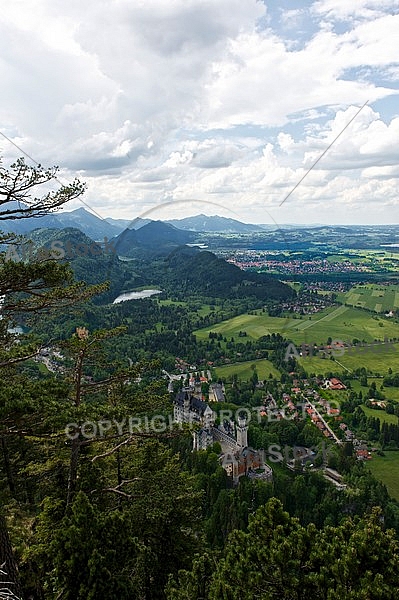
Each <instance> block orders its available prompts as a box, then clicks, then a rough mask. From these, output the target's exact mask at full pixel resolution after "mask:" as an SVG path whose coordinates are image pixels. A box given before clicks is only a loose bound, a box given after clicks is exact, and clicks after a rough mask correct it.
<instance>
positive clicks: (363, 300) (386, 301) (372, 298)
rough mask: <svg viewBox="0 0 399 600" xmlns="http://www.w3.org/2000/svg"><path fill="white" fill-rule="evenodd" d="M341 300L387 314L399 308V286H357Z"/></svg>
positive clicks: (341, 296) (343, 295)
mask: <svg viewBox="0 0 399 600" xmlns="http://www.w3.org/2000/svg"><path fill="white" fill-rule="evenodd" d="M340 299H341V300H342V302H344V303H346V304H350V305H351V306H355V307H356V306H357V307H360V308H368V309H369V310H373V311H375V312H377V313H386V312H389V311H390V310H396V309H398V308H399V286H397V285H377V284H366V285H356V286H354V287H353V288H351V289H350V290H349V292H347V293H346V294H341V295H340Z"/></svg>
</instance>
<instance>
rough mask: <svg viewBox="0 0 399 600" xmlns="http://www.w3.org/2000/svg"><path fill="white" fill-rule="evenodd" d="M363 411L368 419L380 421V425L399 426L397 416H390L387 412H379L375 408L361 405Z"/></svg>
mask: <svg viewBox="0 0 399 600" xmlns="http://www.w3.org/2000/svg"><path fill="white" fill-rule="evenodd" d="M361 407H362V410H363V412H364V414H365V415H366V417H375V418H377V419H379V420H380V424H381V425H382V424H383V423H388V425H398V424H399V419H398V417H397V416H396V415H388V413H386V412H385V410H377V409H375V408H368V406H364V404H361Z"/></svg>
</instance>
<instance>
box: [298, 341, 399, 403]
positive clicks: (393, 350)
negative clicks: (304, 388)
mask: <svg viewBox="0 0 399 600" xmlns="http://www.w3.org/2000/svg"><path fill="white" fill-rule="evenodd" d="M299 362H300V364H301V365H302V367H303V368H304V369H305V371H306V372H307V373H316V374H319V373H320V374H323V375H325V374H326V373H329V372H331V371H333V372H342V373H350V372H352V371H354V370H356V369H360V368H361V367H365V368H366V369H367V370H368V371H371V372H372V373H380V374H381V375H386V374H387V373H388V369H389V368H391V369H392V371H393V372H396V371H397V370H398V367H399V344H392V345H390V346H386V347H384V346H376V347H375V348H374V349H373V348H367V351H364V350H362V349H361V348H360V349H355V348H354V349H352V348H351V349H349V350H347V351H345V352H344V354H343V355H342V356H337V357H336V360H335V361H333V360H331V359H329V358H324V359H323V358H320V357H319V356H310V357H309V356H307V357H303V358H300V359H299ZM371 381H372V380H371V379H370V382H371ZM380 383H382V379H381V380H380ZM377 387H379V385H378V383H377ZM362 389H363V390H364V391H367V390H368V388H362ZM386 389H387V394H386V395H387V397H390V396H389V394H390V392H389V388H386Z"/></svg>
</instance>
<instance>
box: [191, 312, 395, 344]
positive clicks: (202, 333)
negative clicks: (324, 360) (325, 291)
mask: <svg viewBox="0 0 399 600" xmlns="http://www.w3.org/2000/svg"><path fill="white" fill-rule="evenodd" d="M211 331H213V332H215V333H221V334H222V335H223V337H227V338H228V339H230V338H231V337H234V338H236V339H237V338H238V335H239V332H240V331H245V332H246V334H247V336H248V337H249V338H252V339H258V338H260V337H261V336H263V335H268V334H272V333H280V334H281V335H283V336H284V337H286V338H288V339H290V340H292V341H293V342H294V343H295V344H299V345H300V344H309V343H316V344H325V343H326V342H327V339H328V338H329V337H331V338H332V339H334V340H342V341H347V342H352V340H353V339H355V338H357V339H359V340H361V341H363V340H364V341H366V342H372V341H374V340H381V341H383V340H384V339H385V338H388V339H390V338H398V339H399V323H396V322H394V321H393V320H389V319H386V318H383V317H379V316H377V315H373V314H370V313H367V312H365V311H363V310H359V309H357V308H351V307H348V306H338V307H336V306H333V307H330V308H328V309H325V310H323V311H320V312H319V313H317V314H314V315H311V316H305V317H303V318H302V319H300V318H296V319H294V318H293V317H270V316H269V315H268V314H266V313H262V312H258V313H257V314H255V315H254V314H243V315H238V316H237V317H233V318H232V319H228V320H227V321H222V322H220V323H217V324H215V325H212V326H211V327H206V328H204V329H198V330H197V331H195V332H194V334H195V335H196V336H197V337H198V338H199V339H206V338H207V337H208V336H209V333H210V332H211Z"/></svg>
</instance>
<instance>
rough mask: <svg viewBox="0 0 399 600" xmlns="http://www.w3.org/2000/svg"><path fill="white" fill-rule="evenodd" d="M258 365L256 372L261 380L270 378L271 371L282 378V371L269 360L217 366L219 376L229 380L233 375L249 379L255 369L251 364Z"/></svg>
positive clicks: (274, 375)
mask: <svg viewBox="0 0 399 600" xmlns="http://www.w3.org/2000/svg"><path fill="white" fill-rule="evenodd" d="M252 365H255V366H256V372H257V374H258V377H259V379H260V380H264V379H268V378H269V375H270V373H271V374H272V375H273V377H275V378H277V379H280V372H279V371H278V370H277V369H276V367H275V366H274V365H272V363H271V362H270V361H269V360H266V359H261V360H249V361H245V362H240V363H233V364H231V365H225V366H223V367H215V371H216V375H217V377H220V378H221V379H223V380H227V379H228V378H229V377H232V376H233V375H237V376H238V378H239V379H241V380H242V381H248V379H250V377H251V375H252V373H253V370H252V369H251V366H252Z"/></svg>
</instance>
